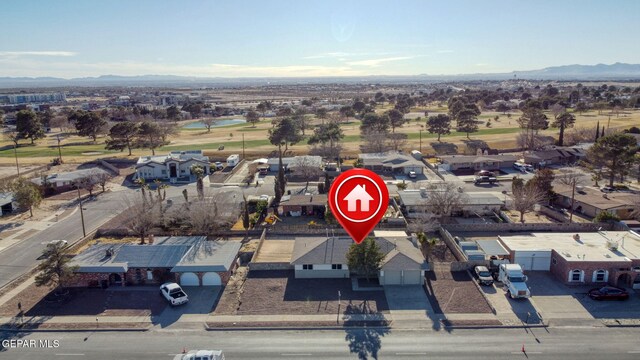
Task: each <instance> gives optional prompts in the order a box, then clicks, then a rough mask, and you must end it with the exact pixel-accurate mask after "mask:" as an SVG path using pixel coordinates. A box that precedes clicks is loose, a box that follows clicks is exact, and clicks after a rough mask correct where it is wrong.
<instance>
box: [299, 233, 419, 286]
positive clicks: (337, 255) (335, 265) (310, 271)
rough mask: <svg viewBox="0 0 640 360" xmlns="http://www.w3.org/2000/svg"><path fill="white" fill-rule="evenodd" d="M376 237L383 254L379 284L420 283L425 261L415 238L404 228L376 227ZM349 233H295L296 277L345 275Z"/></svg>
mask: <svg viewBox="0 0 640 360" xmlns="http://www.w3.org/2000/svg"><path fill="white" fill-rule="evenodd" d="M374 235H375V241H376V242H377V243H378V246H380V250H381V251H382V252H383V253H384V254H385V258H384V260H383V262H382V268H381V269H380V271H379V273H378V280H379V282H380V285H421V284H422V283H423V282H424V272H425V270H428V264H427V262H426V261H425V258H424V255H423V254H422V252H421V251H420V249H419V248H418V244H417V241H416V240H415V239H411V238H410V237H409V236H407V234H406V233H405V232H403V231H376V232H374ZM352 244H354V242H353V240H352V239H351V238H349V237H326V236H320V237H296V238H295V244H294V246H293V253H292V255H291V264H292V265H293V267H294V272H295V277H296V278H348V277H350V276H351V272H350V270H349V266H348V265H347V259H346V254H347V251H348V250H349V247H350V246H351V245H352Z"/></svg>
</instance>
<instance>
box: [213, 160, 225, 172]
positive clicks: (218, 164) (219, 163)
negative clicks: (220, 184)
mask: <svg viewBox="0 0 640 360" xmlns="http://www.w3.org/2000/svg"><path fill="white" fill-rule="evenodd" d="M213 165H214V166H215V167H216V170H222V169H224V164H223V163H221V162H220V161H216V162H215V163H214V164H213Z"/></svg>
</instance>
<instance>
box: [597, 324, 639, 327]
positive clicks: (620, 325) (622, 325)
mask: <svg viewBox="0 0 640 360" xmlns="http://www.w3.org/2000/svg"><path fill="white" fill-rule="evenodd" d="M604 326H605V327H608V328H640V324H604Z"/></svg>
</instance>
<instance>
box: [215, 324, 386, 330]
mask: <svg viewBox="0 0 640 360" xmlns="http://www.w3.org/2000/svg"><path fill="white" fill-rule="evenodd" d="M204 329H205V330H206V331H278V330H282V331H305V330H308V331H316V330H344V331H347V330H349V329H380V330H382V329H386V330H390V329H393V327H392V326H309V327H303V326H282V327H276V326H253V327H252V326H238V327H228V328H227V327H222V328H212V327H209V326H208V325H205V326H204Z"/></svg>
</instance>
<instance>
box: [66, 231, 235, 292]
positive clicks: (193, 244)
mask: <svg viewBox="0 0 640 360" xmlns="http://www.w3.org/2000/svg"><path fill="white" fill-rule="evenodd" d="M240 246H241V244H240V242H239V241H208V240H207V239H206V237H204V236H170V237H158V238H156V239H155V241H154V243H153V244H148V245H135V244H96V245H93V246H91V247H89V248H88V249H86V250H85V251H83V252H82V253H80V254H78V255H77V256H75V257H74V258H73V260H72V261H71V263H70V265H71V266H74V267H76V270H75V272H76V276H75V279H74V283H73V285H72V286H101V287H108V286H125V285H148V284H161V283H163V282H167V281H174V282H177V283H180V285H182V286H220V285H222V284H226V283H227V281H228V280H229V277H230V276H231V273H232V272H233V270H234V269H235V267H236V258H237V255H238V251H239V250H240Z"/></svg>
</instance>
